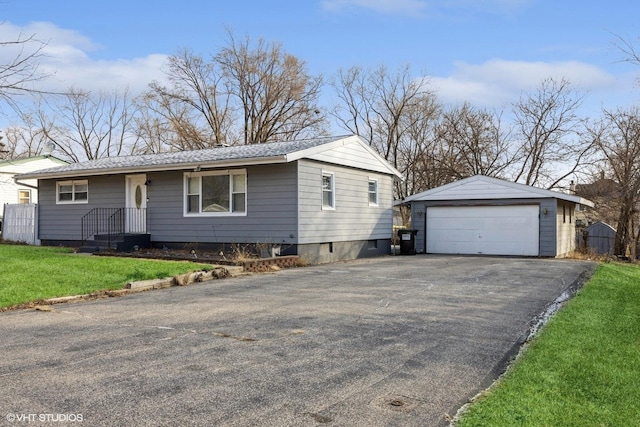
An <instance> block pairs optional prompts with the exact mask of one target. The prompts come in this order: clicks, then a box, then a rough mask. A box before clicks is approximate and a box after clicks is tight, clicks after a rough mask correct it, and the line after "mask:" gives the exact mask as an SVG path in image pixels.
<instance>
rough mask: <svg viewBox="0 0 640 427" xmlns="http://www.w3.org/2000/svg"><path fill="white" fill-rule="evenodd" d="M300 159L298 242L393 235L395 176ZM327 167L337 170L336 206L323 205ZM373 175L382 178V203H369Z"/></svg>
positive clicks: (388, 236)
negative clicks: (374, 204)
mask: <svg viewBox="0 0 640 427" xmlns="http://www.w3.org/2000/svg"><path fill="white" fill-rule="evenodd" d="M298 163H299V167H298V183H299V184H298V185H299V188H298V194H299V205H298V212H299V236H300V237H299V241H298V243H300V244H309V243H322V242H346V241H363V240H377V239H389V238H390V237H391V230H392V224H393V218H392V215H393V212H392V202H393V196H392V185H393V178H392V177H391V176H389V175H385V174H381V173H377V172H369V171H363V170H358V169H353V168H348V167H343V166H336V165H328V164H324V163H320V162H314V161H309V160H301V161H299V162H298ZM323 171H324V172H331V173H333V174H334V187H335V188H334V191H335V209H334V210H323V209H322V173H323ZM369 179H377V180H378V206H369V196H368V183H369Z"/></svg>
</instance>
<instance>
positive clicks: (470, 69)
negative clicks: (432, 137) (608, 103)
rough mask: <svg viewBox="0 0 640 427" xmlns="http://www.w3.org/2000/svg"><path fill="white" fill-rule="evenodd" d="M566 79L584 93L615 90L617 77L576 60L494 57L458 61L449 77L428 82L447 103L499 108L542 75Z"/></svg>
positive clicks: (511, 100)
mask: <svg viewBox="0 0 640 427" xmlns="http://www.w3.org/2000/svg"><path fill="white" fill-rule="evenodd" d="M549 77H553V78H555V79H562V78H565V79H567V80H568V81H569V82H571V84H572V85H573V86H574V87H575V88H576V89H578V90H581V91H585V92H594V91H603V90H616V87H617V85H618V81H617V80H616V78H615V77H614V76H612V75H610V74H608V73H607V72H605V71H603V70H602V69H600V68H598V67H596V66H594V65H590V64H586V63H582V62H577V61H565V62H525V61H508V60H503V59H493V60H490V61H487V62H485V63H482V64H467V63H465V62H457V63H456V64H455V69H454V71H453V73H452V74H451V75H450V76H448V77H430V78H429V84H430V86H431V87H432V88H434V89H435V90H436V91H437V93H438V94H439V96H440V98H441V99H442V100H443V101H444V102H446V103H462V102H465V101H467V102H470V103H472V104H474V105H479V106H484V107H502V106H504V105H505V104H509V103H511V102H514V101H516V100H517V99H518V98H519V97H520V95H521V93H522V92H524V91H529V90H532V89H535V88H536V87H538V86H539V85H540V83H541V82H542V80H544V79H545V78H549Z"/></svg>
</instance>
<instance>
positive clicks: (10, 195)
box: [0, 155, 67, 229]
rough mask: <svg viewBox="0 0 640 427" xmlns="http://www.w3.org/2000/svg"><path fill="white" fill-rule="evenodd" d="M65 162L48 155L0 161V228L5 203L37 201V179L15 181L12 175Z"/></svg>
mask: <svg viewBox="0 0 640 427" xmlns="http://www.w3.org/2000/svg"><path fill="white" fill-rule="evenodd" d="M66 163H67V162H65V161H64V160H60V159H58V158H56V157H52V156H48V155H47V156H36V157H28V158H25V159H14V160H2V161H0V229H2V215H3V211H4V209H2V207H3V206H4V205H5V204H7V203H8V204H18V203H19V204H27V203H37V201H38V187H37V185H38V182H37V180H35V179H27V180H19V181H18V182H16V181H15V180H14V177H15V176H16V175H19V174H23V173H29V172H33V171H37V170H41V169H48V168H52V167H54V166H60V165H64V164H66Z"/></svg>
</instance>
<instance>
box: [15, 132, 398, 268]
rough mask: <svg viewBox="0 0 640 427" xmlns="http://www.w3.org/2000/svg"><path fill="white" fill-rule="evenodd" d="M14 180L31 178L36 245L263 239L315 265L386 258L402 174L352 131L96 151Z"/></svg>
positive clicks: (224, 243) (182, 243)
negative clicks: (98, 155) (130, 152)
mask: <svg viewBox="0 0 640 427" xmlns="http://www.w3.org/2000/svg"><path fill="white" fill-rule="evenodd" d="M20 178H21V179H37V180H38V185H39V189H40V201H39V239H40V240H41V241H42V244H43V245H68V246H76V245H80V244H82V243H83V241H85V240H87V239H92V238H93V239H98V238H100V239H103V238H104V236H103V234H104V233H105V230H110V231H109V233H111V234H113V233H118V232H124V233H127V234H137V235H145V236H148V238H149V240H150V243H151V244H152V245H153V246H154V247H164V246H167V247H173V248H177V247H185V246H186V245H189V246H194V245H199V247H201V248H204V247H206V246H211V247H212V248H216V249H217V248H218V247H221V246H224V247H225V248H226V249H227V250H229V249H230V245H233V244H237V245H253V244H264V245H269V246H274V247H278V249H279V250H280V253H281V254H283V255H284V254H297V255H299V256H301V257H305V258H307V259H308V260H309V261H311V262H316V263H317V262H330V261H335V260H342V259H350V258H357V257H365V256H375V255H383V254H389V253H390V251H391V248H390V239H391V230H392V221H393V218H392V213H393V212H392V207H393V183H394V180H396V179H401V175H400V173H399V172H398V171H397V170H396V169H394V168H393V167H392V166H391V165H389V163H387V162H386V161H385V160H384V159H383V158H382V157H380V156H379V155H378V154H376V153H375V152H374V151H373V150H372V149H371V148H370V147H369V146H368V145H367V144H366V142H365V141H364V140H362V139H361V138H360V137H357V136H341V137H327V138H317V139H308V140H300V141H291V142H275V143H265V144H253V145H242V146H231V147H216V148H210V149H205V150H196V151H183V152H169V153H160V154H148V155H139V156H126V157H111V158H103V159H99V160H93V161H88V162H83V163H75V164H68V165H66V166H61V167H57V168H53V169H48V170H45V171H39V172H34V173H28V174H24V175H23V176H21V177H20ZM83 218H84V219H83ZM83 222H84V225H83ZM95 224H97V225H95ZM116 227H120V230H115V228H116ZM98 235H100V236H99V237H98Z"/></svg>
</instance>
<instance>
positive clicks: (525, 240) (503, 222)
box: [403, 175, 593, 257]
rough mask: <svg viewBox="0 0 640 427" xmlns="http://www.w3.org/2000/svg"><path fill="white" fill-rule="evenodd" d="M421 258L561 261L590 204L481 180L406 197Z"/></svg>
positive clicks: (474, 178) (559, 194) (557, 194)
mask: <svg viewBox="0 0 640 427" xmlns="http://www.w3.org/2000/svg"><path fill="white" fill-rule="evenodd" d="M403 203H406V204H409V205H410V206H411V223H412V227H413V228H414V229H415V230H417V233H416V236H415V246H416V251H417V252H418V253H442V254H486V255H519V256H544V257H562V256H566V255H568V254H570V253H571V252H572V251H573V250H574V249H575V211H576V206H577V205H586V206H593V203H592V202H590V201H589V200H586V199H583V198H581V197H578V196H572V195H568V194H563V193H559V192H555V191H549V190H543V189H540V188H535V187H531V186H528V185H523V184H517V183H513V182H508V181H504V180H501V179H496V178H490V177H486V176H482V175H476V176H472V177H470V178H466V179H462V180H460V181H456V182H452V183H450V184H447V185H443V186H441V187H437V188H433V189H431V190H428V191H424V192H422V193H419V194H415V195H413V196H409V197H407V198H406V199H405V200H404V202H403Z"/></svg>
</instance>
